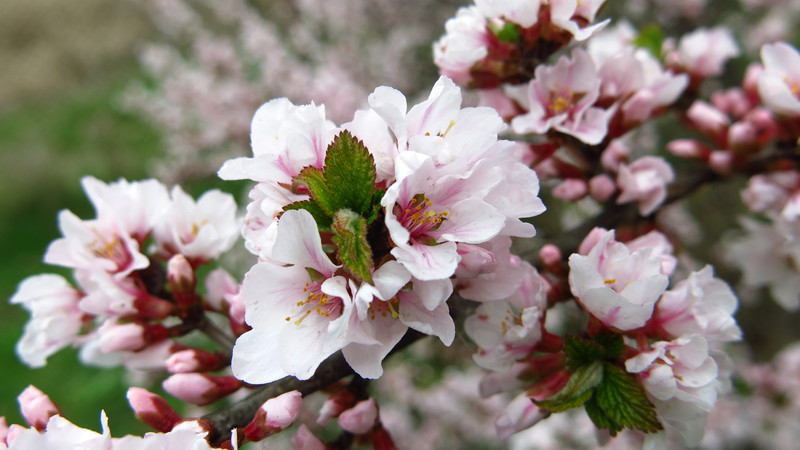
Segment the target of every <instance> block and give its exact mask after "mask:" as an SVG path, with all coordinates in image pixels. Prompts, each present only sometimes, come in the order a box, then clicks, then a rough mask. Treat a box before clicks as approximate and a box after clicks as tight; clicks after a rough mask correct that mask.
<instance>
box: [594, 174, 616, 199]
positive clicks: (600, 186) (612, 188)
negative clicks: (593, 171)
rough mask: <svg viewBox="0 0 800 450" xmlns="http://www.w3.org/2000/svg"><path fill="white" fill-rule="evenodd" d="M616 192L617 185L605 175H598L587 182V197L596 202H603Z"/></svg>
mask: <svg viewBox="0 0 800 450" xmlns="http://www.w3.org/2000/svg"><path fill="white" fill-rule="evenodd" d="M616 191H617V183H615V182H614V180H613V179H612V178H611V177H610V176H608V175H606V174H600V175H597V176H594V177H592V179H591V180H589V195H591V196H592V198H593V199H595V200H597V201H598V202H604V201H606V200H608V199H609V198H611V196H612V195H614V192H616Z"/></svg>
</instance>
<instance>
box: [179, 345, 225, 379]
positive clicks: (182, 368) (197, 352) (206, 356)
mask: <svg viewBox="0 0 800 450" xmlns="http://www.w3.org/2000/svg"><path fill="white" fill-rule="evenodd" d="M219 366H220V360H219V357H217V355H215V354H213V353H211V352H209V351H206V350H203V349H199V348H188V349H185V350H181V351H178V352H175V353H173V354H171V355H170V356H169V358H167V363H166V368H167V372H169V373H188V372H210V371H212V370H217V369H218V368H219Z"/></svg>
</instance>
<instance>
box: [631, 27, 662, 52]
mask: <svg viewBox="0 0 800 450" xmlns="http://www.w3.org/2000/svg"><path fill="white" fill-rule="evenodd" d="M633 45H635V46H637V47H640V48H643V49H645V50H647V51H649V52H650V54H652V55H653V56H655V57H656V58H658V59H661V48H662V47H663V45H664V31H663V30H662V29H661V26H660V25H658V24H652V25H648V26H646V27H644V28H642V29H641V30H640V31H639V36H637V37H636V39H634V40H633Z"/></svg>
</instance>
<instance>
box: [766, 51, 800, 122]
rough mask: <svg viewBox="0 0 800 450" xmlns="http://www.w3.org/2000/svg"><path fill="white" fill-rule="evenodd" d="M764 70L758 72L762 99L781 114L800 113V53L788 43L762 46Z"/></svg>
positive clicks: (771, 108)
mask: <svg viewBox="0 0 800 450" xmlns="http://www.w3.org/2000/svg"><path fill="white" fill-rule="evenodd" d="M761 60H762V61H763V62H764V70H763V71H762V72H761V73H760V74H759V75H758V94H759V96H760V97H761V101H763V102H764V104H765V105H766V106H767V108H769V109H770V110H771V111H774V112H775V113H777V114H780V115H783V116H789V117H795V116H798V115H800V53H798V52H797V49H796V48H794V47H792V46H791V45H789V44H787V43H786V42H776V43H774V44H766V45H764V46H763V47H761Z"/></svg>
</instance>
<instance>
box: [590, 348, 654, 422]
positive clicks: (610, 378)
mask: <svg viewBox="0 0 800 450" xmlns="http://www.w3.org/2000/svg"><path fill="white" fill-rule="evenodd" d="M593 400H596V402H597V406H598V407H599V409H600V410H602V412H603V413H604V415H605V416H606V418H607V419H608V420H610V421H611V422H614V423H616V424H619V425H621V426H623V427H626V428H632V429H636V430H640V431H644V432H645V433H655V432H657V431H660V430H661V429H663V427H662V425H661V422H659V421H658V416H657V415H656V407H655V406H654V405H653V404H652V403H651V402H650V400H648V399H647V396H646V395H645V393H644V388H643V387H642V385H641V383H639V382H638V380H637V379H636V378H635V376H634V375H631V374H629V373H628V372H626V371H625V370H624V369H622V368H620V367H617V366H615V365H613V364H611V363H608V362H606V363H603V381H602V383H600V384H599V385H598V386H597V388H596V389H595V395H594V397H593ZM587 403H588V402H587ZM587 412H588V409H587ZM590 417H591V415H590ZM592 420H594V419H592Z"/></svg>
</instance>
